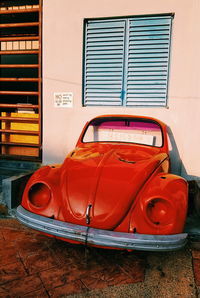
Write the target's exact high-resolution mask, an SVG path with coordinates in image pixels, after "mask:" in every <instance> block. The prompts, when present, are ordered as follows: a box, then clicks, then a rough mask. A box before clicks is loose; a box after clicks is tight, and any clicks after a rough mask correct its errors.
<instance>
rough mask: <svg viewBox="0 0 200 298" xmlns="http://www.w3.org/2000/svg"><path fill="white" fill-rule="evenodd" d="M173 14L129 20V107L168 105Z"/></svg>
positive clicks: (127, 85)
mask: <svg viewBox="0 0 200 298" xmlns="http://www.w3.org/2000/svg"><path fill="white" fill-rule="evenodd" d="M171 22H172V17H171V16H157V17H135V18H131V19H130V22H129V23H130V27H129V38H128V62H127V78H126V106H166V104H167V82H168V68H169V49H170V34H171Z"/></svg>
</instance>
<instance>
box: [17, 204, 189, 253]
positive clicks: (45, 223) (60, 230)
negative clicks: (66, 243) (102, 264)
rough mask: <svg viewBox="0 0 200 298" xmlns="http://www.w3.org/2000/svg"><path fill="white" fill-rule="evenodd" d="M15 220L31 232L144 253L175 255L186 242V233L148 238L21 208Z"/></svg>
mask: <svg viewBox="0 0 200 298" xmlns="http://www.w3.org/2000/svg"><path fill="white" fill-rule="evenodd" d="M16 216H17V219H18V220H19V221H20V222H22V223H23V224H25V225H26V226H28V227H30V228H33V229H35V230H38V231H41V232H44V233H47V234H51V235H54V236H58V237H62V238H65V239H70V240H74V241H78V242H81V243H83V244H86V243H87V244H88V245H98V246H104V247H110V248H121V249H133V250H145V251H172V250H177V249H181V248H182V247H184V246H185V244H186V242H187V234H186V233H182V234H176V235H145V234H137V233H136V234H132V233H121V232H114V231H108V230H100V229H94V228H89V227H86V226H80V225H75V224H71V223H67V222H63V221H59V220H55V219H51V218H48V217H44V216H41V215H37V214H34V213H31V212H29V211H27V210H26V209H24V208H23V207H22V206H19V207H18V208H17V213H16Z"/></svg>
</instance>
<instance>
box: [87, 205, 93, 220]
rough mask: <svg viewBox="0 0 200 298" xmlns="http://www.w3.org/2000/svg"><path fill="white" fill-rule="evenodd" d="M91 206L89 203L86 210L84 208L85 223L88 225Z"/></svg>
mask: <svg viewBox="0 0 200 298" xmlns="http://www.w3.org/2000/svg"><path fill="white" fill-rule="evenodd" d="M91 208H92V204H89V205H88V206H87V210H86V224H87V225H89V224H90V209H91Z"/></svg>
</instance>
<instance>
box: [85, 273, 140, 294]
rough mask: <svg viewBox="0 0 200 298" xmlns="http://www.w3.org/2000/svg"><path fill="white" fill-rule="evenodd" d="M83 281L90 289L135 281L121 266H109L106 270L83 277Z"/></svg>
mask: <svg viewBox="0 0 200 298" xmlns="http://www.w3.org/2000/svg"><path fill="white" fill-rule="evenodd" d="M81 281H82V282H83V284H84V285H85V286H86V287H87V288H88V289H89V290H93V289H102V288H106V287H108V286H114V285H122V284H129V283H134V282H135V281H134V279H132V278H131V277H130V276H128V275H127V274H125V273H124V272H123V271H122V270H120V269H119V268H111V269H110V268H107V269H106V270H103V271H101V272H96V273H95V274H92V275H90V276H87V277H85V278H82V279H81Z"/></svg>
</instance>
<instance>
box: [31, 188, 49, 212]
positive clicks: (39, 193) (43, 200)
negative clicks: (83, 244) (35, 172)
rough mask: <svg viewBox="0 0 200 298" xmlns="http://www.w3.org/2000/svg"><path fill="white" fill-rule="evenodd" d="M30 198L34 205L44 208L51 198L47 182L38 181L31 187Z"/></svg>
mask: <svg viewBox="0 0 200 298" xmlns="http://www.w3.org/2000/svg"><path fill="white" fill-rule="evenodd" d="M28 198H29V201H30V203H31V204H32V205H33V206H34V207H38V208H42V207H45V206H47V205H48V203H49V201H50V199H51V191H50V189H49V187H48V186H47V185H46V184H44V183H36V184H33V185H32V186H31V188H30V189H29V192H28Z"/></svg>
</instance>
